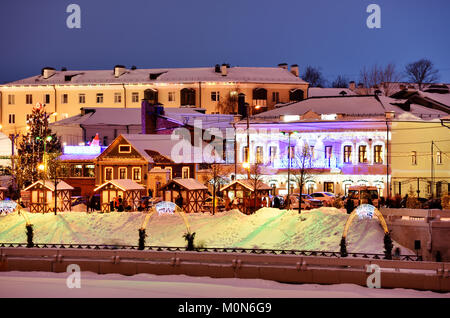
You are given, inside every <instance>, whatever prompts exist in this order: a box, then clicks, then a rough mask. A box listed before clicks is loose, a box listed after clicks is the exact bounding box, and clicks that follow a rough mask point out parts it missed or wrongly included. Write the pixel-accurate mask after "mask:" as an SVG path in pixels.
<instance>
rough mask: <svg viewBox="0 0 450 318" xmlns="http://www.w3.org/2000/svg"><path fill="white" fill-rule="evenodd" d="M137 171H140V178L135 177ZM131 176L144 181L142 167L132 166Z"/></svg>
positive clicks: (133, 178) (134, 179)
mask: <svg viewBox="0 0 450 318" xmlns="http://www.w3.org/2000/svg"><path fill="white" fill-rule="evenodd" d="M135 171H139V179H136V178H135ZM131 177H132V180H133V181H142V168H141V167H133V168H131Z"/></svg>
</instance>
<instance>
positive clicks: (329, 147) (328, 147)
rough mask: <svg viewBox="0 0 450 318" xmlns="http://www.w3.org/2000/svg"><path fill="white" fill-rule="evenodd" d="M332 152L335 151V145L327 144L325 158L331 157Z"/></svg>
mask: <svg viewBox="0 0 450 318" xmlns="http://www.w3.org/2000/svg"><path fill="white" fill-rule="evenodd" d="M332 153H333V147H332V146H325V159H330V158H331V154H332Z"/></svg>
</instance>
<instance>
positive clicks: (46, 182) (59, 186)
mask: <svg viewBox="0 0 450 318" xmlns="http://www.w3.org/2000/svg"><path fill="white" fill-rule="evenodd" d="M38 184H42V185H43V186H44V187H46V188H47V189H49V190H50V191H55V183H54V182H53V181H50V180H38V181H36V182H35V183H33V184H32V185H29V186H28V187H27V188H26V189H25V190H24V191H28V190H29V189H31V188H34V187H35V186H36V185H38ZM56 190H57V191H59V190H74V188H73V187H72V186H71V185H69V184H67V183H66V182H64V181H60V182H58V183H57V184H56Z"/></svg>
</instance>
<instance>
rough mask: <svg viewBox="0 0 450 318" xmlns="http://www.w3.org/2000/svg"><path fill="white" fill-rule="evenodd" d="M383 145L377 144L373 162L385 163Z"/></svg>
mask: <svg viewBox="0 0 450 318" xmlns="http://www.w3.org/2000/svg"><path fill="white" fill-rule="evenodd" d="M381 150H382V148H381V146H380V145H376V146H375V147H374V149H373V162H375V163H383V157H382V153H381Z"/></svg>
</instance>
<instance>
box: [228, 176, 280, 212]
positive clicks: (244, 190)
mask: <svg viewBox="0 0 450 318" xmlns="http://www.w3.org/2000/svg"><path fill="white" fill-rule="evenodd" d="M220 191H221V192H223V195H224V197H225V196H228V197H229V198H230V200H231V201H232V202H233V200H234V199H235V198H236V201H237V204H236V208H237V209H239V210H240V211H241V212H242V213H245V214H251V213H254V212H255V211H256V210H258V209H260V208H261V207H262V198H263V197H264V196H269V194H270V192H271V191H272V187H270V186H268V185H267V184H265V183H263V182H262V181H258V182H257V183H256V206H255V181H254V180H248V179H243V180H234V181H233V182H231V183H230V184H228V185H226V186H224V187H222V188H221V189H220Z"/></svg>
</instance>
